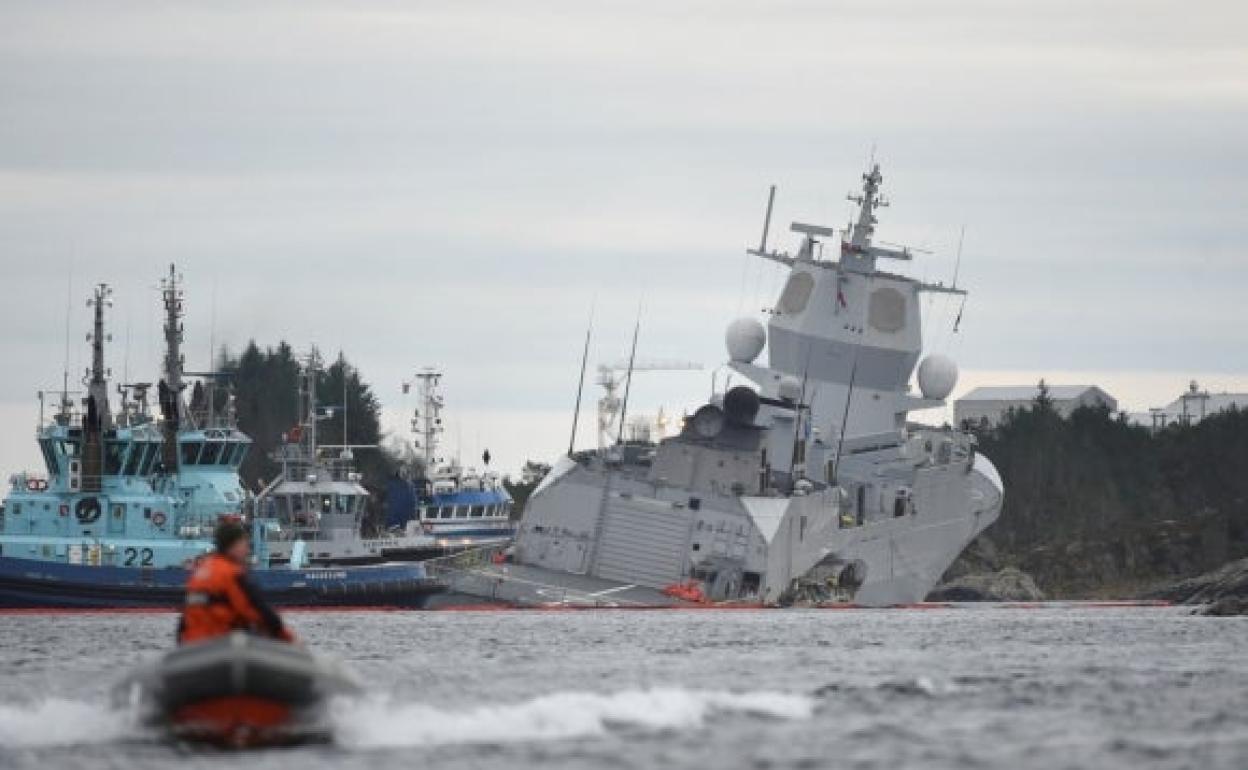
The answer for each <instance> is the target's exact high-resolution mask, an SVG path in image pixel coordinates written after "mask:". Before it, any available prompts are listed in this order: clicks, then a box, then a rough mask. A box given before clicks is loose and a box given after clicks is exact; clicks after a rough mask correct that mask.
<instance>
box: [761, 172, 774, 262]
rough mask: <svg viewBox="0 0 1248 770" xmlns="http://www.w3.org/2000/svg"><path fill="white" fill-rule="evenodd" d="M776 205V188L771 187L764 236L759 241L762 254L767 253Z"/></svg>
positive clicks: (764, 221)
mask: <svg viewBox="0 0 1248 770" xmlns="http://www.w3.org/2000/svg"><path fill="white" fill-rule="evenodd" d="M775 203H776V186H775V185H774V184H773V185H772V186H771V191H770V192H768V193H767V213H766V214H765V215H764V216H763V236H762V237H761V238H759V239H758V251H759V253H760V254H766V253H767V233H768V232H769V231H770V230H771V209H772V206H774V205H775Z"/></svg>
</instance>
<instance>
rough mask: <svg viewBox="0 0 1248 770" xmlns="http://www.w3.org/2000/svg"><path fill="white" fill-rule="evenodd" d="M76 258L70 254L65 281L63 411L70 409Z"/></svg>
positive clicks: (62, 371)
mask: <svg viewBox="0 0 1248 770" xmlns="http://www.w3.org/2000/svg"><path fill="white" fill-rule="evenodd" d="M73 297H74V260H73V256H72V255H71V256H70V260H69V276H68V278H67V279H66V281H65V365H64V367H63V368H62V369H61V411H63V412H68V411H69V325H70V317H71V315H72V310H73V301H74V300H73Z"/></svg>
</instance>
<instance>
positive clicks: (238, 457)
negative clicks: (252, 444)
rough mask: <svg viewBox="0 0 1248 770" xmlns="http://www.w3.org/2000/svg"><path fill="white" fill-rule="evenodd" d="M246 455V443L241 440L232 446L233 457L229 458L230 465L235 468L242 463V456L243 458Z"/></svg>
mask: <svg viewBox="0 0 1248 770" xmlns="http://www.w3.org/2000/svg"><path fill="white" fill-rule="evenodd" d="M246 456H247V445H246V444H244V443H241V442H240V443H238V444H237V445H235V447H234V457H232V458H231V459H230V465H233V466H234V467H235V468H237V467H238V466H240V465H242V464H243V458H245V457H246Z"/></svg>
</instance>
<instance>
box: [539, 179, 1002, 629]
mask: <svg viewBox="0 0 1248 770" xmlns="http://www.w3.org/2000/svg"><path fill="white" fill-rule="evenodd" d="M882 181H883V177H882V175H881V173H880V170H879V167H878V165H873V166H872V167H871V168H870V170H869V171H868V172H867V173H866V174H864V175H863V186H862V191H861V193H860V194H857V195H853V196H851V199H852V200H853V201H854V202H855V203H857V205H858V212H857V217H856V219H855V220H854V221H852V222H851V223H850V225H849V226H848V227H847V228H846V229H845V230H844V231H838V230H836V229H834V228H830V227H823V226H816V225H808V224H803V223H794V224H793V226H792V230H793V231H794V232H796V233H798V234H800V236H801V238H802V240H801V245H800V248H799V249H798V250H797V252H796V254H788V253H784V252H779V251H773V250H769V249H768V248H767V245H766V228H765V229H764V238H763V242H762V243H761V244H760V245H759V247H758V248H757V249H751V250H750V251H751V253H752V254H755V255H757V256H759V257H760V258H763V259H767V260H770V261H772V262H776V263H779V264H781V265H783V266H784V267H785V268H787V270H788V276H787V280H786V282H785V285H784V288H783V290H782V291H781V293H780V296H779V298H778V300H777V302H776V304H775V307H774V308H772V309H771V310H770V312H769V313H768V321H767V325H766V327H764V326H763V324H762V323H760V322H759V321H758V320H756V319H754V318H743V319H738V320H736V321H734V322H732V323H731V324H730V325H729V327H728V332H727V348H728V353H729V359H730V360H729V362H728V364H727V370H728V371H727V374H728V376H727V377H726V378H723V380H722V381H721V386H720V388H719V389H718V390H717V394H716V395H715V397H714V398H712V400H711V402H710V403H708V404H706V405H705V406H703V407H701V408H700V409H698V410H697V411H696V412H695V413H694V414H693V415H692V416H691V417H690V418H689V419H688V420H687V421H686V422H685V425H684V428H683V430H682V433H681V434H680V435H679V436H676V437H673V438H670V439H666V440H664V441H662V442H660V443H659V444H657V445H647V444H638V443H629V442H625V443H622V444H618V445H616V446H613V447H610V448H608V449H606V450H605V451H598V452H585V453H578V454H574V455H572V456H569V457H566V458H562V459H561V460H560V461H559V462H557V463H556V464H555V466H554V467H553V469H552V471H551V473H550V474H549V475H548V476H547V477H546V478H545V479H544V480H543V482H542V483H541V485H539V487H538V488H537V489H536V490H535V491H534V493H533V495H532V496H531V498H530V500H529V503H528V506H527V507H526V510H525V513H524V516H523V519H522V522H521V525H520V529H519V533H518V536H517V542H516V547H515V560H516V562H517V563H518V564H520V565H525V566H526V567H527V568H529V572H527V573H526V579H530V580H534V581H539V582H541V581H548V582H550V583H554V584H559V583H560V582H571V583H574V584H576V585H583V584H584V582H585V579H593V580H595V581H597V582H596V583H595V585H597V586H599V587H601V586H602V585H605V584H606V583H615V584H618V585H620V586H622V587H627V588H632V587H637V586H640V587H650V588H654V589H660V590H668V591H669V594H670V593H671V592H672V589H674V588H676V587H684V588H682V590H685V589H688V587H690V586H696V594H697V595H698V596H704V597H706V598H708V599H710V600H721V601H724V600H727V601H731V600H757V601H762V602H764V603H768V604H777V603H778V604H786V603H790V602H794V601H802V600H812V601H826V600H834V601H852V602H856V603H860V604H869V605H891V604H905V603H910V602H916V601H920V600H922V599H923V598H924V597H925V596H926V594H927V593H928V591H930V589H931V588H932V587H933V586H934V585H935V584H936V582H937V581H938V580H939V579H940V577H941V575H942V574H943V573H944V571H945V570H946V569H947V568H948V566H949V564H950V563H952V561H953V560H954V559H955V558H956V557H957V555H958V554H959V553H960V552H961V551H962V549H963V548H964V547H965V546H966V545H967V544H968V543H969V542H970V541H971V540H972V539H974V537H975V536H976V535H977V534H979V533H980V532H981V531H983V530H984V528H986V527H987V526H988V525H989V524H991V523H992V522H993V521H994V520H995V519H996V518H997V516H998V515H999V512H1000V509H1001V503H1002V499H1003V486H1002V484H1001V481H1000V477H999V476H998V474H997V472H996V469H995V468H994V467H993V466H992V463H991V462H990V461H989V460H988V459H987V458H986V457H983V456H982V455H979V454H978V453H977V452H976V451H975V442H974V438H973V437H972V436H971V435H969V434H966V433H961V432H959V431H957V430H954V429H952V428H949V427H941V428H935V427H926V426H921V425H917V424H914V423H911V422H909V421H908V414H909V412H911V411H913V410H919V409H928V408H932V407H938V406H942V405H943V404H944V399H946V398H947V397H948V395H949V394H950V393H951V392H952V390H953V387H954V385H955V383H956V379H957V367H956V365H955V364H954V363H953V362H952V361H951V360H949V359H948V358H946V357H944V356H941V355H929V356H927V357H926V358H925V359H923V361H922V362H921V363H920V356H921V353H922V351H921V340H922V336H921V322H922V319H921V316H920V297H921V296H922V295H923V294H925V293H929V292H939V293H953V294H963V293H964V292H963V291H962V290H961V289H958V288H956V287H953V286H944V285H942V284H932V283H926V282H922V281H918V280H915V279H913V278H909V277H907V276H904V275H900V274H897V273H891V272H887V271H884V270H882V269H880V267H879V264H878V263H879V262H880V261H881V260H901V261H907V260H910V259H912V257H913V254H912V252H911V251H909V250H906V249H897V248H885V247H881V246H877V245H876V244H875V243H874V242H873V241H874V235H875V227H876V224H877V214H878V211H879V209H880V208H881V207H883V206H884V205H886V203H885V201H884V200H883V198H882V197H881V195H880V185H881V183H882ZM768 215H769V217H770V204H769V207H768ZM829 246H830V247H831V249H832V250H833V251H834V255H835V258H826V256H825V252H826V250H827V248H828V247H829ZM764 347H766V349H767V351H768V362H767V364H766V365H763V364H760V363H756V361H757V360H758V357H759V355H760V354H761V353H762V351H763V349H764ZM916 365H918V371H917V380H918V385H919V389H920V393H919V394H914V393H911V392H910V388H909V382H910V378H911V376H912V374H914V373H915V367H916ZM560 576H566V578H561V577H560ZM608 590H609V589H608Z"/></svg>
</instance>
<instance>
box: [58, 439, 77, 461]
mask: <svg viewBox="0 0 1248 770" xmlns="http://www.w3.org/2000/svg"><path fill="white" fill-rule="evenodd" d="M56 444H57V448H58V449H60V451H61V456H62V457H68V458H70V459H75V458H78V457H80V456H81V455H82V444H81V443H79V442H77V441H73V440H69V441H64V440H62V441H58V442H56Z"/></svg>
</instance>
